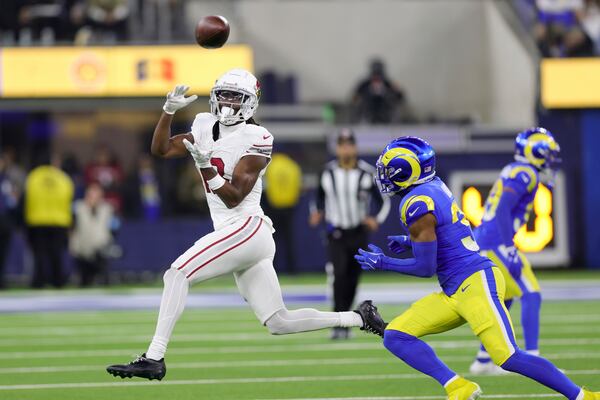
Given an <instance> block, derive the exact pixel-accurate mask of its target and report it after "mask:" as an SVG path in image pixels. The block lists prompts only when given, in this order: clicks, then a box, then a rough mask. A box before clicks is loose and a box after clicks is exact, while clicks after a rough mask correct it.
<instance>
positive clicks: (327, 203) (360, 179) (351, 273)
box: [309, 129, 390, 339]
mask: <svg viewBox="0 0 600 400" xmlns="http://www.w3.org/2000/svg"><path fill="white" fill-rule="evenodd" d="M374 173H375V169H374V168H373V167H372V166H371V165H369V164H368V163H367V162H365V161H363V160H359V159H358V154H357V148H356V139H355V137H354V134H353V132H352V131H351V130H349V129H343V130H342V131H341V132H340V133H339V134H338V136H337V146H336V159H335V160H332V161H330V162H329V163H327V164H326V165H325V169H324V170H323V172H322V173H321V175H320V177H319V185H318V188H317V195H316V201H314V202H313V203H312V204H311V214H310V220H309V223H310V225H311V226H313V227H316V226H317V225H319V223H321V221H322V220H323V218H324V219H325V223H326V226H327V242H328V250H329V259H330V261H331V263H332V264H333V309H334V311H348V310H350V308H351V307H352V303H353V302H354V296H355V294H356V287H357V286H358V278H359V276H360V272H361V269H360V266H359V265H358V264H357V263H356V261H355V260H354V254H356V253H357V252H358V249H359V248H361V247H362V248H364V247H366V246H367V244H368V234H369V232H374V231H376V230H377V229H378V228H379V224H381V223H382V222H383V221H384V220H385V218H386V217H387V215H388V213H389V211H390V200H389V199H388V198H383V197H382V196H381V194H380V193H379V190H377V187H376V186H375V184H374V182H373V174H374ZM348 337H349V330H348V329H347V328H334V330H333V332H332V335H331V338H332V339H348Z"/></svg>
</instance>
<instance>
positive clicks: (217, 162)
mask: <svg viewBox="0 0 600 400" xmlns="http://www.w3.org/2000/svg"><path fill="white" fill-rule="evenodd" d="M210 164H211V165H212V166H213V167H215V168H216V169H217V174H219V175H221V176H222V177H225V163H224V162H223V159H222V158H211V159H210ZM202 180H203V181H204V188H205V189H206V193H211V190H210V188H209V187H208V182H207V181H206V179H204V176H203V177H202ZM226 180H227V181H229V180H228V179H226Z"/></svg>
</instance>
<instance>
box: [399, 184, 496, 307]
mask: <svg viewBox="0 0 600 400" xmlns="http://www.w3.org/2000/svg"><path fill="white" fill-rule="evenodd" d="M428 213H432V214H433V216H434V217H435V219H436V220H437V225H436V228H435V233H436V236H437V244H438V250H437V270H436V273H437V276H438V280H439V282H440V286H441V287H442V289H443V290H444V293H446V294H447V295H448V296H451V295H452V294H454V292H456V290H457V289H458V287H459V286H460V284H461V283H462V282H463V281H464V280H465V279H467V278H468V277H469V276H471V275H472V274H474V273H475V272H477V271H480V270H482V269H485V268H488V267H491V266H492V265H493V264H492V262H491V261H490V260H489V259H488V258H487V257H484V256H482V255H480V254H479V246H478V245H477V243H476V242H475V239H474V238H473V232H472V231H471V225H470V224H469V221H468V220H467V219H466V218H465V216H464V214H463V212H462V211H461V210H460V208H459V207H458V205H457V204H456V201H454V196H452V193H451V192H450V189H448V187H447V186H446V185H445V184H444V182H442V180H441V179H440V178H434V179H433V180H431V181H429V182H427V183H423V184H421V185H418V186H415V187H414V188H413V189H412V190H410V191H409V192H408V194H406V195H405V196H404V198H403V199H402V201H401V202H400V219H401V220H402V225H403V226H404V227H405V228H408V227H410V226H411V225H412V224H413V223H414V222H415V221H416V220H418V219H419V218H421V217H422V216H424V215H425V214H428Z"/></svg>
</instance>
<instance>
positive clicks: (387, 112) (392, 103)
mask: <svg viewBox="0 0 600 400" xmlns="http://www.w3.org/2000/svg"><path fill="white" fill-rule="evenodd" d="M404 100H405V97H404V92H403V91H402V90H401V89H400V88H398V87H397V86H396V85H395V84H394V83H393V82H392V81H391V80H390V79H389V78H388V76H387V74H386V71H385V65H384V64H383V61H381V60H379V59H375V60H373V61H372V62H371V67H370V73H369V76H368V77H366V78H365V79H364V80H362V81H361V82H360V83H359V84H358V86H357V87H356V90H355V91H354V97H353V99H352V103H353V106H354V107H353V108H354V112H353V117H354V118H356V119H357V120H358V122H368V123H372V124H387V123H390V122H392V120H393V119H394V114H395V112H396V110H397V108H398V107H399V106H400V105H401V104H402V103H403V102H404Z"/></svg>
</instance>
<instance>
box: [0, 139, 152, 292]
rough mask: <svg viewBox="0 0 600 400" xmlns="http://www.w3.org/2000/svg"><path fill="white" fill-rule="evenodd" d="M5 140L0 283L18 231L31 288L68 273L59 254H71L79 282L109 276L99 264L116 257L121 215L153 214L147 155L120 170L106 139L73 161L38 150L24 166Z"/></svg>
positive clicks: (0, 160)
mask: <svg viewBox="0 0 600 400" xmlns="http://www.w3.org/2000/svg"><path fill="white" fill-rule="evenodd" d="M17 159H18V155H17V154H16V152H15V151H14V150H13V149H12V148H10V147H5V148H4V149H3V151H2V152H1V153H0V288H3V287H5V286H6V282H5V280H4V277H5V274H4V266H5V264H6V261H7V257H8V251H9V249H10V243H11V239H12V237H13V235H14V234H15V232H17V231H21V232H22V233H23V235H24V237H25V238H26V242H27V245H28V249H29V253H30V254H31V259H32V268H31V274H30V275H31V280H30V286H31V287H32V288H43V287H45V286H47V285H51V286H54V287H56V288H60V287H62V286H64V285H65V284H67V283H68V282H69V281H70V280H71V277H69V276H68V274H67V273H66V271H65V269H64V263H65V260H64V259H63V258H64V253H65V252H66V250H68V254H70V256H71V257H72V259H73V261H74V266H75V269H76V271H77V275H78V278H77V280H78V282H79V284H80V285H81V286H89V285H92V284H94V283H104V284H108V283H109V278H108V276H109V274H108V270H107V263H108V261H109V260H110V259H113V258H118V257H120V255H121V253H122V251H121V249H120V247H119V245H118V244H117V243H116V237H117V235H118V232H119V228H120V226H121V221H122V219H123V218H124V217H126V218H135V217H139V218H144V219H145V220H147V221H156V220H158V218H159V217H160V213H161V211H160V210H161V200H160V193H159V187H158V178H157V176H156V173H155V170H154V166H153V164H152V160H151V159H150V157H149V156H146V155H142V156H140V158H139V161H138V164H137V166H136V167H137V168H135V169H134V170H133V171H131V173H130V174H128V175H126V174H125V173H124V171H123V168H122V167H121V165H120V163H119V161H118V160H117V159H116V158H115V157H114V156H113V153H112V151H111V149H110V148H109V147H108V146H104V145H102V146H98V147H97V149H96V151H95V155H94V157H93V159H91V160H90V161H89V162H88V163H87V164H86V165H85V167H84V168H80V167H79V165H78V162H77V161H76V159H75V158H74V157H73V156H66V157H60V156H58V155H49V154H47V152H42V153H41V154H37V155H35V156H34V157H33V159H32V161H31V163H30V166H29V170H28V171H27V170H26V168H25V167H24V166H22V165H21V164H19V163H18V162H17Z"/></svg>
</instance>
